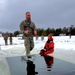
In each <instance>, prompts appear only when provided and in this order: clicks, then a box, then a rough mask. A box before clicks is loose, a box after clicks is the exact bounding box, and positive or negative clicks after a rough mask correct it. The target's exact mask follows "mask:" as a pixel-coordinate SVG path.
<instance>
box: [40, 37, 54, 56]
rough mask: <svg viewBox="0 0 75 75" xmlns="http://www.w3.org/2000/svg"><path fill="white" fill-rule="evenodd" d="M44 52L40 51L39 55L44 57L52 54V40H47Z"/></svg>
mask: <svg viewBox="0 0 75 75" xmlns="http://www.w3.org/2000/svg"><path fill="white" fill-rule="evenodd" d="M44 49H45V51H43V50H41V51H40V55H42V54H43V53H44V55H47V54H51V53H53V52H54V42H53V38H51V39H48V40H47V42H46V44H45V46H44Z"/></svg>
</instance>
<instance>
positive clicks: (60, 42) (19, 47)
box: [0, 36, 75, 57]
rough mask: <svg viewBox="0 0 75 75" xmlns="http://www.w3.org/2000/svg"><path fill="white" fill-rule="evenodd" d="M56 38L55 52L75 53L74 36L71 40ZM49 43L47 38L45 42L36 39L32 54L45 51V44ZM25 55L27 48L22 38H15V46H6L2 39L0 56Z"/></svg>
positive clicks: (63, 37) (0, 41)
mask: <svg viewBox="0 0 75 75" xmlns="http://www.w3.org/2000/svg"><path fill="white" fill-rule="evenodd" d="M53 38H54V43H55V45H54V51H55V52H56V51H58V50H71V51H72V50H73V51H75V36H72V37H71V39H70V38H69V36H53ZM46 41H47V37H45V38H44V40H43V41H42V40H41V37H39V38H38V40H36V38H35V37H34V45H35V46H34V49H33V50H32V51H31V54H38V53H39V51H40V50H41V49H43V47H44V45H45V43H46ZM21 55H25V47H24V40H22V37H13V45H10V44H9V39H8V45H5V44H4V39H3V37H0V56H2V57H7V56H21Z"/></svg>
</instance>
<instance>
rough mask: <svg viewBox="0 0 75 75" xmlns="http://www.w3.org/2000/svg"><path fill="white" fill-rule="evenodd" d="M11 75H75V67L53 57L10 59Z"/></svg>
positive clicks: (37, 56)
mask: <svg viewBox="0 0 75 75" xmlns="http://www.w3.org/2000/svg"><path fill="white" fill-rule="evenodd" d="M7 62H8V64H9V68H10V72H11V75H75V65H74V64H72V63H69V62H66V61H63V60H59V59H56V58H54V57H51V56H44V57H43V56H40V55H34V56H32V60H28V61H27V60H26V57H20V56H18V57H8V58H7Z"/></svg>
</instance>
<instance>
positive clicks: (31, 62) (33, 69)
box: [26, 60, 38, 75]
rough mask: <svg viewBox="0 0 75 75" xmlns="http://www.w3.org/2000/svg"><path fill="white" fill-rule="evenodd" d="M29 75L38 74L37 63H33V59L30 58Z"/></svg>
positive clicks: (28, 63) (28, 64) (28, 62)
mask: <svg viewBox="0 0 75 75" xmlns="http://www.w3.org/2000/svg"><path fill="white" fill-rule="evenodd" d="M26 63H27V68H26V70H27V75H35V74H38V72H35V64H34V63H33V61H31V60H28V61H27V62H26Z"/></svg>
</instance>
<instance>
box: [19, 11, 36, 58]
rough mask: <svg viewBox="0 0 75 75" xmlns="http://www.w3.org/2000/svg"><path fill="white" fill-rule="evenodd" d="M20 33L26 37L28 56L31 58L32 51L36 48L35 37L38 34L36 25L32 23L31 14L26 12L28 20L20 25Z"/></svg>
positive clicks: (25, 43)
mask: <svg viewBox="0 0 75 75" xmlns="http://www.w3.org/2000/svg"><path fill="white" fill-rule="evenodd" d="M20 31H21V33H23V36H24V45H25V48H26V55H27V57H28V58H29V57H30V51H31V50H32V49H33V48H34V41H33V36H34V35H36V34H37V32H36V27H35V24H34V23H33V22H32V21H31V15H30V12H26V20H24V21H22V22H21V23H20Z"/></svg>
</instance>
